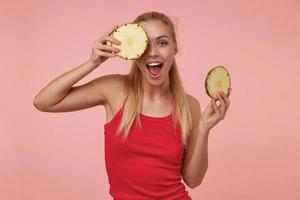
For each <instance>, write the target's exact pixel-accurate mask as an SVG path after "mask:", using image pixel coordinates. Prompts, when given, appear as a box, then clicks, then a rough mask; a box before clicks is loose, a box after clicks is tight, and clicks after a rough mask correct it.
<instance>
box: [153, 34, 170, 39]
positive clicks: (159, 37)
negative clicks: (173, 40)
mask: <svg viewBox="0 0 300 200" xmlns="http://www.w3.org/2000/svg"><path fill="white" fill-rule="evenodd" d="M162 37H167V38H169V37H168V36H167V35H161V36H158V37H157V38H156V39H157V40H159V39H160V38H162Z"/></svg>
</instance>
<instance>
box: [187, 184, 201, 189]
mask: <svg viewBox="0 0 300 200" xmlns="http://www.w3.org/2000/svg"><path fill="white" fill-rule="evenodd" d="M199 185H201V183H190V184H187V186H189V188H191V189H195V188H196V187H198V186H199Z"/></svg>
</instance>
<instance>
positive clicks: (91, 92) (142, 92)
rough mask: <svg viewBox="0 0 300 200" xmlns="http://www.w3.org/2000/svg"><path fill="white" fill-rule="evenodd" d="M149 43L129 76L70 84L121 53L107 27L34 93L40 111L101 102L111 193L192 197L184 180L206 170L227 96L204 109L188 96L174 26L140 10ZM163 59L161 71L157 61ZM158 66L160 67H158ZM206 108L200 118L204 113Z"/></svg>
mask: <svg viewBox="0 0 300 200" xmlns="http://www.w3.org/2000/svg"><path fill="white" fill-rule="evenodd" d="M133 22H134V23H139V24H140V25H141V26H142V27H143V28H144V29H145V31H146V33H147V36H148V39H149V45H148V47H147V49H146V51H145V53H144V54H143V55H142V56H141V57H140V58H138V59H137V60H134V61H133V62H132V67H131V70H130V72H129V73H128V74H126V75H121V74H111V75H105V76H101V77H99V78H96V79H94V80H92V81H90V82H88V83H86V84H84V85H81V86H77V87H74V86H73V85H74V84H75V83H76V82H78V81H79V80H81V79H82V78H83V77H84V76H86V75H87V74H89V73H90V72H92V71H93V70H94V69H96V68H97V67H98V66H100V65H102V63H103V62H104V61H106V60H107V59H108V58H110V57H116V52H118V51H120V49H119V48H116V47H112V46H111V45H107V43H108V42H111V43H113V44H116V45H118V44H120V41H118V40H117V39H116V38H113V37H111V36H109V35H110V33H111V32H112V31H113V30H114V29H115V28H116V27H113V28H112V29H111V30H110V31H108V32H107V33H105V34H104V35H103V36H102V37H100V38H99V39H97V40H96V41H95V42H94V45H93V49H92V54H91V56H90V58H89V59H88V61H87V62H85V63H84V64H82V65H80V66H79V67H77V68H74V69H72V70H70V71H68V72H66V73H64V74H62V75H61V76H59V77H58V78H56V79H54V80H53V81H51V82H50V83H49V84H48V85H47V86H46V87H45V88H44V89H43V90H41V91H40V92H39V94H38V95H37V96H36V97H35V99H34V105H35V107H36V108H37V109H39V110H40V111H43V112H68V111H75V110H80V109H85V108H89V107H93V106H97V105H104V107H105V111H106V123H105V124H104V129H105V164H106V170H107V173H108V178H109V184H110V194H111V195H112V196H113V197H114V199H120V200H121V199H131V200H133V199H164V200H168V199H170V200H171V199H182V200H183V199H191V198H190V197H189V195H188V192H187V191H186V190H185V186H184V184H183V183H182V182H181V176H182V178H183V180H184V182H185V184H186V185H188V186H189V187H191V188H195V187H197V186H198V185H200V183H201V181H202V179H203V178H204V175H205V173H206V170H207V166H208V158H207V140H208V135H209V130H210V129H211V128H212V127H213V126H215V125H216V124H217V123H218V122H219V121H220V120H222V119H224V116H225V113H226V111H227V109H228V107H229V100H228V97H227V96H226V95H224V94H223V93H221V94H220V95H219V96H218V100H219V102H220V105H219V106H217V104H216V102H215V101H211V102H210V104H209V105H208V106H207V108H206V109H205V111H204V112H203V113H202V114H201V109H200V105H199V103H198V101H197V99H196V98H194V97H193V96H191V95H189V94H186V93H185V91H184V88H183V86H182V84H181V81H180V77H179V74H178V70H177V65H176V62H175V55H176V53H177V42H176V37H175V31H174V25H173V23H172V21H171V20H170V19H169V18H168V17H167V16H166V15H165V14H163V13H159V12H154V11H153V12H147V13H143V14H142V15H140V16H138V17H137V18H136V19H135V20H134V21H133ZM155 64H162V67H161V69H160V70H159V74H158V75H157V74H156V75H154V72H153V70H158V69H154V67H153V66H151V65H155ZM156 72H157V71H156ZM200 114H201V117H200Z"/></svg>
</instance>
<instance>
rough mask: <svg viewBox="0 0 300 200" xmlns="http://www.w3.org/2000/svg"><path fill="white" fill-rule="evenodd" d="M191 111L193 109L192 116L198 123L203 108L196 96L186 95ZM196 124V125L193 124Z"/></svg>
mask: <svg viewBox="0 0 300 200" xmlns="http://www.w3.org/2000/svg"><path fill="white" fill-rule="evenodd" d="M186 96H187V99H188V102H189V105H190V109H191V114H192V121H193V122H196V123H198V121H199V118H200V115H201V106H200V103H199V101H198V99H196V98H195V97H194V96H192V95H190V94H186ZM193 124H194V123H193Z"/></svg>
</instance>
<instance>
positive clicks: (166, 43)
mask: <svg viewBox="0 0 300 200" xmlns="http://www.w3.org/2000/svg"><path fill="white" fill-rule="evenodd" d="M159 44H161V45H163V46H165V45H168V42H167V41H161V42H159Z"/></svg>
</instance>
